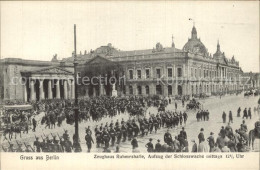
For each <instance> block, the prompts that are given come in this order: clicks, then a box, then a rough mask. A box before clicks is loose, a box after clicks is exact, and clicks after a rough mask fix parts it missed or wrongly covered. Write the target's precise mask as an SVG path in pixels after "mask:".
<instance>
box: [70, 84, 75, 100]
mask: <svg viewBox="0 0 260 170" xmlns="http://www.w3.org/2000/svg"><path fill="white" fill-rule="evenodd" d="M71 98H72V99H74V98H75V84H74V80H71Z"/></svg>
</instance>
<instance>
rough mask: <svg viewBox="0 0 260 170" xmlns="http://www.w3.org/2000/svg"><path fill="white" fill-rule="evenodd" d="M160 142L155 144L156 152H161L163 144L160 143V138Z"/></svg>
mask: <svg viewBox="0 0 260 170" xmlns="http://www.w3.org/2000/svg"><path fill="white" fill-rule="evenodd" d="M157 142H158V143H156V145H155V152H161V148H162V145H161V144H160V140H159V139H158V140H157Z"/></svg>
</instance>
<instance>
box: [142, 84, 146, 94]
mask: <svg viewBox="0 0 260 170" xmlns="http://www.w3.org/2000/svg"><path fill="white" fill-rule="evenodd" d="M145 86H146V85H142V86H141V88H142V95H143V96H146V95H147V94H146V89H145Z"/></svg>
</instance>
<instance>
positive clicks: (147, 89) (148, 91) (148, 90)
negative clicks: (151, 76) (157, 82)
mask: <svg viewBox="0 0 260 170" xmlns="http://www.w3.org/2000/svg"><path fill="white" fill-rule="evenodd" d="M145 93H146V94H147V95H149V93H150V89H149V86H145Z"/></svg>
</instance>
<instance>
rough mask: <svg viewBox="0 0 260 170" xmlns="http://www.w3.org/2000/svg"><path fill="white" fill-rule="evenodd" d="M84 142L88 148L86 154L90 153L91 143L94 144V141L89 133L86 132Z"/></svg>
mask: <svg viewBox="0 0 260 170" xmlns="http://www.w3.org/2000/svg"><path fill="white" fill-rule="evenodd" d="M85 140H86V144H87V147H88V152H90V150H91V148H92V143H93V144H94V141H93V139H92V136H91V133H90V132H89V131H88V132H87V135H86V136H85Z"/></svg>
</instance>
